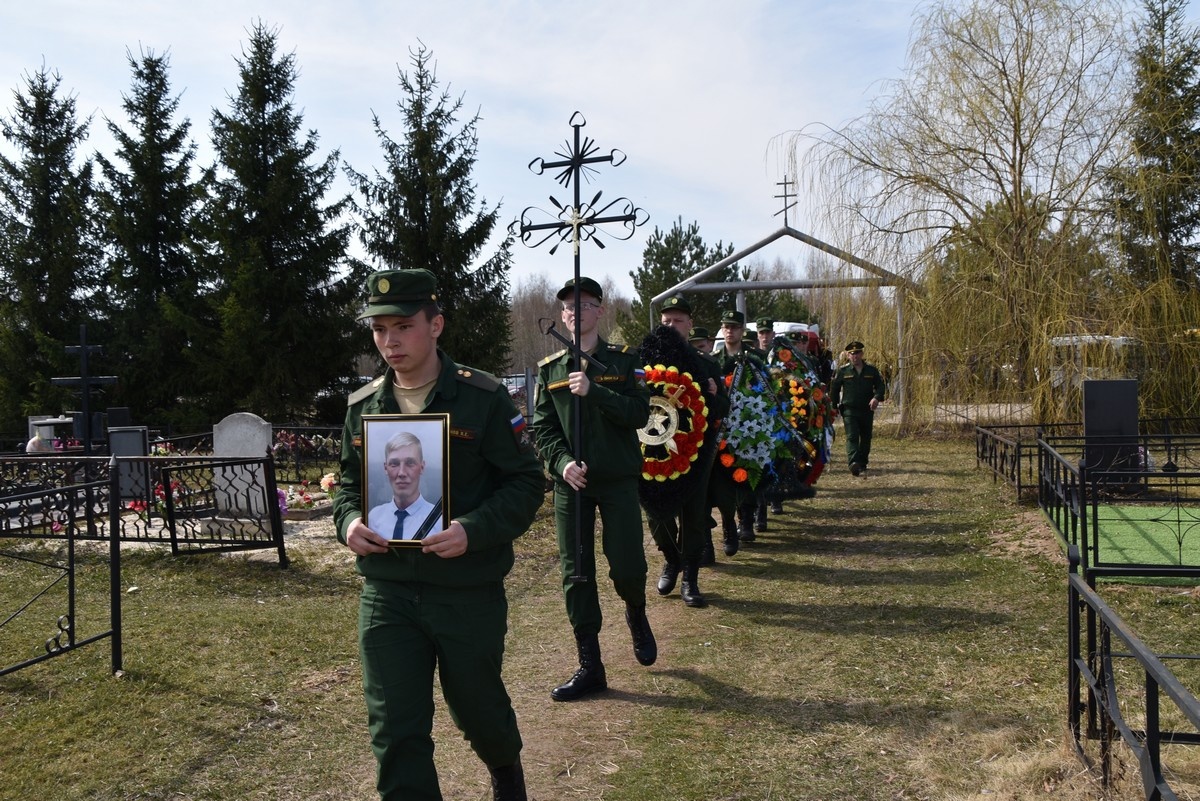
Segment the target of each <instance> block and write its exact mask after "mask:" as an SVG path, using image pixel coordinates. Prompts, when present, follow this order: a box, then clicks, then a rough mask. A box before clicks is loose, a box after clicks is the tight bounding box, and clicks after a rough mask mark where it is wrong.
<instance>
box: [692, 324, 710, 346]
mask: <svg viewBox="0 0 1200 801" xmlns="http://www.w3.org/2000/svg"><path fill="white" fill-rule="evenodd" d="M712 338H713V336H712V334H710V333H708V329H707V328H704V327H703V326H696V327H695V328H693V329H692V330H691V331H688V342H695V341H697V340H700V339H712Z"/></svg>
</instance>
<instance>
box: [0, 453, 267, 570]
mask: <svg viewBox="0 0 1200 801" xmlns="http://www.w3.org/2000/svg"><path fill="white" fill-rule="evenodd" d="M110 487H115V488H116V489H115V493H116V494H113V492H114V490H112V489H110ZM49 490H59V492H58V493H56V494H54V495H53V496H49V497H46V496H43V495H37V496H36V497H31V498H27V497H25V495H23V493H29V492H37V491H49ZM110 511H115V512H116V514H115V516H112V515H110V514H109V512H110ZM68 522H70V523H72V524H73V526H72V527H73V529H74V530H75V532H76V533H75V536H76V537H78V538H79V539H89V540H102V539H108V538H109V537H110V535H111V534H112V533H113V532H112V531H110V529H111V528H112V527H116V532H115V533H116V536H117V539H119V540H120V541H122V542H141V543H160V544H166V545H170V547H171V551H172V553H175V554H180V553H212V552H226V551H248V550H262V549H267V548H274V549H275V550H276V551H277V552H278V554H279V563H280V565H282V566H284V567H286V566H287V552H286V550H285V547H284V542H283V517H282V513H281V510H280V502H279V489H278V487H277V486H276V483H275V471H274V467H273V463H272V460H271V457H270V456H265V455H264V456H263V457H262V458H258V459H254V458H249V457H243V458H227V457H215V456H128V457H107V456H93V457H82V456H80V457H75V456H51V457H33V456H25V457H20V458H0V537H7V538H27V539H60V538H63V537H64V531H65V530H66V524H67V523H68Z"/></svg>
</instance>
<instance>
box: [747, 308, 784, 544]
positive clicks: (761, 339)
mask: <svg viewBox="0 0 1200 801" xmlns="http://www.w3.org/2000/svg"><path fill="white" fill-rule="evenodd" d="M754 327H755V329H756V331H757V335H758V347H759V350H761V351H762V352H763V353H765V354H766V356H765V357H764V361H765V360H766V358H769V357H770V355H771V349H772V348H774V347H775V321H774V320H772V319H771V318H770V317H759V318H758V319H757V320H755V321H754ZM771 514H773V515H781V514H783V501H772V502H771ZM754 528H755V530H756V531H766V530H767V499H766V497H765V496H763V495H761V494H760V495H759V497H758V507H757V514H756V515H755V519H754ZM751 537H753V535H751Z"/></svg>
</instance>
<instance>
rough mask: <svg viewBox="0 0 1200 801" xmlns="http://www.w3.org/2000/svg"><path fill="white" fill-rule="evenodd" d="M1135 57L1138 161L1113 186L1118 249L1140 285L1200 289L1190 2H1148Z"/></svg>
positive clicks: (1198, 64) (1196, 47)
mask: <svg viewBox="0 0 1200 801" xmlns="http://www.w3.org/2000/svg"><path fill="white" fill-rule="evenodd" d="M1143 5H1144V10H1145V18H1144V20H1143V22H1142V25H1141V26H1140V29H1139V32H1138V47H1137V50H1136V52H1135V53H1134V87H1135V88H1134V93H1133V128H1132V145H1133V157H1132V159H1130V160H1129V161H1128V162H1126V163H1124V164H1122V165H1121V166H1120V167H1119V168H1117V169H1115V170H1114V171H1113V174H1112V178H1111V182H1110V187H1111V191H1112V195H1113V206H1114V209H1115V216H1116V220H1117V225H1116V230H1117V232H1118V234H1119V244H1120V246H1121V250H1122V252H1123V254H1124V256H1125V261H1126V266H1127V269H1128V270H1129V273H1130V274H1131V276H1132V277H1133V278H1134V279H1135V280H1136V281H1137V282H1138V283H1139V284H1141V285H1143V286H1144V285H1148V284H1151V283H1154V282H1155V281H1157V280H1159V279H1160V278H1165V277H1168V276H1169V277H1170V278H1171V279H1172V280H1173V281H1174V282H1175V283H1176V284H1177V285H1178V286H1179V287H1180V288H1196V287H1198V286H1200V242H1198V241H1197V234H1198V233H1200V33H1198V32H1197V29H1196V28H1195V27H1193V26H1190V25H1187V24H1186V20H1185V14H1186V10H1187V2H1186V0H1144V3H1143Z"/></svg>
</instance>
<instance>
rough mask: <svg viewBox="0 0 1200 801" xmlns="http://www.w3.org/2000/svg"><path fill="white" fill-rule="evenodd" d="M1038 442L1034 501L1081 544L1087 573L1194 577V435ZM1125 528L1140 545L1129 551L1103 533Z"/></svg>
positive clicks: (1197, 480)
mask: <svg viewBox="0 0 1200 801" xmlns="http://www.w3.org/2000/svg"><path fill="white" fill-rule="evenodd" d="M1038 447H1039V458H1038V476H1039V481H1038V505H1039V506H1040V507H1041V509H1042V510H1043V512H1044V513H1045V515H1046V517H1047V519H1048V520H1049V521H1050V522H1051V523H1052V524H1053V526H1054V528H1055V530H1056V531H1057V532H1058V535H1059V536H1060V537H1061V538H1062V540H1063V543H1064V544H1065V545H1067V546H1075V547H1077V548H1078V549H1079V551H1080V558H1081V564H1082V569H1083V572H1084V574H1085V575H1086V576H1088V577H1089V579H1092V578H1095V577H1100V576H1122V577H1142V578H1159V579H1161V578H1196V577H1200V437H1197V436H1194V435H1189V436H1163V435H1146V434H1142V435H1139V436H1138V437H1137V438H1117V437H1066V438H1057V439H1044V440H1038ZM1128 529H1133V530H1136V531H1137V532H1138V534H1139V537H1140V540H1141V542H1142V543H1143V544H1144V546H1145V547H1139V548H1138V550H1137V551H1136V552H1131V551H1129V550H1127V549H1126V548H1125V547H1123V546H1121V545H1117V544H1115V540H1116V538H1115V537H1107V536H1105V534H1106V532H1112V531H1116V530H1128ZM1126 541H1128V538H1126Z"/></svg>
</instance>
